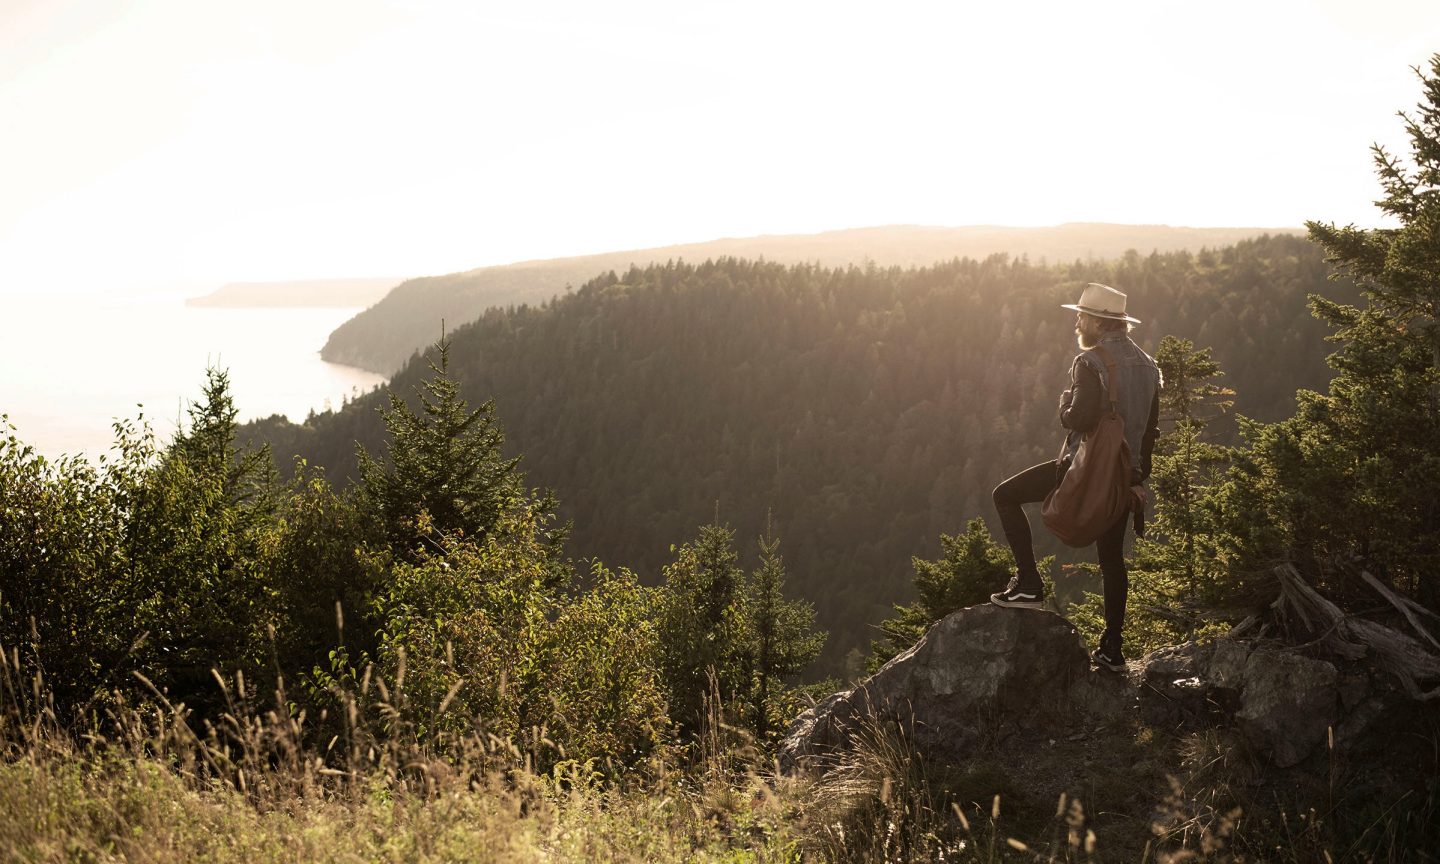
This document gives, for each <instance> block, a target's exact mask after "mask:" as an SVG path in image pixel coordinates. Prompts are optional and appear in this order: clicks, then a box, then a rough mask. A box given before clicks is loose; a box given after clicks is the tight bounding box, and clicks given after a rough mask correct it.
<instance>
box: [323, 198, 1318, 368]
mask: <svg viewBox="0 0 1440 864" xmlns="http://www.w3.org/2000/svg"><path fill="white" fill-rule="evenodd" d="M1262 233H1265V231H1264V230H1263V229H1258V228H1172V227H1170V226H1168V225H1108V224H1098V223H1095V224H1092V223H1078V224H1069V225H1058V226H1054V227H1049V228H1004V227H997V226H984V225H981V226H971V227H967V228H934V227H919V226H890V227H885V228H853V229H849V230H845V231H827V232H824V233H821V234H803V235H778V236H764V237H747V238H733V239H724V240H711V241H709V242H705V243H687V244H683V245H679V246H665V247H661V248H656V249H633V250H629V251H625V252H607V253H603V254H600V255H582V256H578V257H574V258H555V259H549V260H543V261H523V262H520V263H517V264H506V265H500V266H495V267H481V268H478V269H476V270H470V271H467V272H464V273H452V274H449V275H445V276H427V277H423V278H419V279H411V280H408V281H406V282H404V283H402V284H401V285H399V286H398V287H396V288H395V289H394V290H393V291H391V292H389V294H387V295H386V296H385V298H384V299H383V300H381V301H380V302H379V303H377V304H376V305H375V306H374V307H372V308H370V309H367V310H365V311H364V312H361V313H360V314H359V315H356V316H355V317H354V318H352V319H350V320H349V321H347V322H345V323H344V324H342V325H341V326H340V327H339V328H337V329H336V330H335V332H334V333H332V334H331V336H330V339H329V341H327V342H326V344H325V348H324V350H323V351H322V352H321V356H323V357H324V358H325V359H326V360H329V361H331V362H334V363H346V364H349V365H351V366H360V367H363V368H365V369H370V370H372V371H375V372H379V373H381V374H385V375H389V374H392V373H393V372H395V371H396V370H397V369H399V368H400V367H401V366H402V365H404V364H405V362H406V361H408V360H410V359H411V358H412V356H413V355H414V354H415V353H416V352H418V351H421V350H423V349H424V348H425V347H426V346H428V345H431V344H432V343H434V341H435V338H436V333H437V331H438V330H439V326H440V322H441V321H442V320H443V321H448V322H450V323H451V324H452V325H459V324H463V323H465V322H467V321H473V320H475V319H476V318H479V317H480V316H481V315H483V314H484V313H485V310H487V309H490V308H492V307H505V306H519V305H525V304H528V305H531V306H536V305H539V304H541V303H544V302H546V301H548V300H550V299H551V298H553V297H555V296H557V295H559V294H561V293H563V292H564V291H566V290H567V289H570V288H573V287H575V286H578V285H582V284H584V283H586V282H588V281H590V280H591V279H592V278H594V277H595V276H596V275H598V274H601V273H605V272H608V271H611V270H615V271H620V272H623V271H625V270H627V269H629V268H631V267H645V266H648V265H650V264H664V263H665V262H667V261H676V260H685V261H705V260H710V259H720V258H746V259H751V260H763V261H772V262H778V263H785V264H819V265H821V266H827V267H846V266H849V265H852V264H854V265H858V266H865V265H867V264H874V265H876V266H880V267H892V266H898V267H914V266H923V265H928V264H931V263H932V262H935V261H947V260H950V259H951V258H966V257H968V258H976V259H984V258H987V257H989V256H990V255H993V254H996V253H1005V254H1007V255H1010V256H1012V257H1017V258H1019V257H1028V258H1030V259H1032V260H1042V259H1043V260H1049V261H1072V260H1076V259H1085V260H1089V259H1104V258H1118V257H1120V256H1121V255H1123V254H1124V253H1125V251H1126V250H1127V249H1141V250H1146V251H1150V250H1153V251H1157V252H1172V251H1178V250H1181V249H1192V250H1193V249H1199V248H1201V247H1202V246H1210V247H1220V246H1228V245H1230V244H1232V243H1235V242H1238V241H1240V240H1243V239H1246V238H1249V237H1254V236H1258V235H1259V234H1262ZM1270 233H1280V234H1285V233H1299V232H1298V230H1291V229H1276V230H1274V231H1271V232H1270Z"/></svg>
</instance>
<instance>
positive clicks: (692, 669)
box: [657, 523, 746, 730]
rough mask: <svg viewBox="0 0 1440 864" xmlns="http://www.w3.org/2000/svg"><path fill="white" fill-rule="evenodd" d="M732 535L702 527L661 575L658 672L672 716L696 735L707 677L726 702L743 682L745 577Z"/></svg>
mask: <svg viewBox="0 0 1440 864" xmlns="http://www.w3.org/2000/svg"><path fill="white" fill-rule="evenodd" d="M734 544H735V532H734V531H733V530H731V529H730V528H729V527H728V526H723V525H719V524H714V523H712V524H710V525H705V526H703V527H701V528H700V534H699V536H698V537H696V538H695V539H694V540H692V541H690V542H688V543H685V544H683V545H681V546H680V548H679V549H678V550H675V560H674V561H672V562H671V563H670V564H669V565H668V566H666V568H665V570H664V583H663V584H662V585H661V586H660V589H659V597H658V601H657V617H658V620H659V627H658V630H659V636H660V650H661V667H662V669H663V670H664V674H665V683H666V686H667V687H668V688H669V691H670V699H669V703H670V709H671V716H672V717H673V718H674V719H675V720H676V722H677V723H679V724H680V725H681V726H683V727H684V728H687V729H692V730H693V729H696V728H698V724H699V721H700V716H701V710H702V708H703V705H704V698H705V694H706V693H707V692H708V691H709V680H708V679H709V676H710V675H711V674H713V675H715V677H716V679H717V682H718V683H719V685H720V688H721V699H722V700H723V701H724V702H729V701H730V700H731V698H733V696H734V695H735V693H736V692H738V691H739V690H740V688H741V686H742V685H743V684H744V683H746V682H744V680H743V678H744V670H743V669H742V668H741V666H742V663H743V655H742V651H743V648H742V646H741V642H740V636H741V633H742V629H743V627H744V620H743V618H742V616H741V614H740V608H739V603H738V602H737V601H738V600H739V599H740V589H741V588H742V580H743V579H744V571H743V570H741V569H740V567H739V564H738V560H739V559H738V556H737V555H736V552H735V545H734Z"/></svg>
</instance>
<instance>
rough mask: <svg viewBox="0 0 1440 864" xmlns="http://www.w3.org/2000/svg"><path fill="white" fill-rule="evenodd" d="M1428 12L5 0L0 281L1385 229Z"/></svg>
mask: <svg viewBox="0 0 1440 864" xmlns="http://www.w3.org/2000/svg"><path fill="white" fill-rule="evenodd" d="M1434 51H1440V3H1436V2H1434V0H1413V2H1411V0H1371V2H1367V3H1363V4H1362V3H1359V2H1354V0H1265V2H1259V0H1233V2H1232V0H1219V2H1209V3H1203V4H1201V3H1194V2H1184V3H1180V2H1169V0H1138V2H1089V3H1077V2H1074V0H1066V2H1023V0H1016V2H1006V3H1002V2H988V3H985V4H978V3H971V2H948V3H913V2H904V0H890V2H885V3H880V2H876V0H867V2H864V3H850V2H841V0H825V2H814V3H811V2H787V0H766V2H743V0H741V2H737V0H726V2H723V3H721V2H684V0H663V2H655V3H642V2H629V0H612V2H604V3H596V2H544V0H540V2H536V0H531V2H527V3H511V4H500V3H494V2H488V0H464V2H453V3H442V2H413V0H411V2H400V0H396V2H386V0H333V2H332V0H246V2H243V3H238V2H218V0H214V2H212V0H135V2H114V0H74V2H71V0H0V291H15V290H35V289H45V290H75V289H80V288H87V289H97V288H104V289H115V290H119V289H123V288H133V287H135V286H142V287H145V286H157V285H164V284H170V283H176V282H181V281H189V280H193V281H199V282H206V281H210V282H218V281H231V280H258V279H285V278H322V277H345V276H409V275H422V274H427V273H442V272H450V271H455V270H462V269H468V268H470V267H475V266H480V265H484V264H494V263H503V262H508V261H515V260H521V259H526V258H537V257H552V256H558V255H567V254H581V253H587V252H599V251H607V250H612V249H624V248H638V247H644V246H655V245H662V244H668V243H676V242H686V241H698V240H708V239H714V238H716V237H721V236H748V235H754V234H765V233H792V232H813V231H821V230H826V229H832V228H845V227H857V226H864V225H880V224H895V223H914V224H930V225H971V224H1003V225H1053V224H1057V223H1061V222H1069V221H1104V222H1129V223H1166V224H1171V225H1212V226H1218V225H1247V226H1292V225H1299V224H1300V223H1301V222H1302V221H1303V220H1305V219H1323V220H1333V221H1337V222H1342V223H1344V222H1355V223H1358V224H1362V225H1373V224H1376V223H1377V220H1378V214H1377V213H1376V211H1375V210H1374V208H1373V206H1372V204H1371V202H1372V201H1373V199H1374V198H1375V197H1376V196H1377V188H1378V187H1377V186H1376V183H1375V180H1374V176H1373V173H1372V170H1371V164H1370V161H1369V153H1368V148H1369V145H1370V144H1371V143H1372V142H1376V141H1379V142H1381V143H1385V144H1388V145H1396V144H1399V145H1401V146H1402V149H1403V144H1404V138H1403V132H1402V129H1401V125H1400V121H1399V120H1398V119H1397V118H1396V117H1395V112H1396V111H1397V110H1400V109H1409V108H1410V107H1412V106H1413V105H1414V104H1415V102H1416V101H1418V99H1419V96H1420V87H1419V82H1418V81H1417V80H1416V78H1415V76H1414V73H1413V72H1411V71H1410V67H1411V66H1414V65H1417V64H1423V63H1425V62H1426V61H1427V58H1428V57H1429V55H1430V53H1431V52H1434Z"/></svg>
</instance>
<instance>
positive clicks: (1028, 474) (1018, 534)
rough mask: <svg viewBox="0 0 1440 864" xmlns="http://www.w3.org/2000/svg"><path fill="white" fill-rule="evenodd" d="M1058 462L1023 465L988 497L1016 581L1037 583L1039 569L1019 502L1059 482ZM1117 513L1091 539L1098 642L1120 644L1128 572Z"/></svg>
mask: <svg viewBox="0 0 1440 864" xmlns="http://www.w3.org/2000/svg"><path fill="white" fill-rule="evenodd" d="M1060 477H1061V473H1060V463H1058V462H1055V461H1053V460H1052V461H1050V462H1041V463H1040V464H1039V465H1035V466H1033V467H1030V468H1026V469H1025V470H1024V471H1021V472H1020V473H1019V474H1016V475H1015V476H1014V477H1011V478H1010V479H1009V480H1006V481H1005V482H1004V483H1001V484H1000V485H999V486H996V487H995V491H994V493H993V494H992V497H993V498H994V501H995V509H996V510H997V511H998V512H999V513H1000V527H1001V528H1002V529H1003V530H1004V531H1005V539H1006V541H1008V542H1009V543H1010V551H1011V552H1013V553H1014V554H1015V566H1016V568H1017V569H1018V570H1019V576H1020V582H1021V584H1022V585H1025V586H1026V587H1029V588H1038V587H1040V573H1039V571H1038V570H1036V569H1035V546H1034V542H1033V540H1032V538H1031V536H1030V520H1029V519H1028V518H1026V516H1025V511H1024V509H1022V507H1021V505H1022V504H1034V503H1037V502H1040V501H1044V500H1045V496H1046V495H1049V494H1050V490H1051V489H1054V488H1055V487H1056V486H1057V485H1059V483H1060ZM1127 516H1128V514H1126V516H1121V517H1120V521H1119V522H1116V523H1115V527H1113V528H1111V529H1110V530H1108V531H1106V532H1105V533H1104V534H1102V535H1100V539H1099V540H1097V541H1095V550H1096V552H1097V553H1098V555H1099V559H1100V574H1101V575H1102V576H1103V577H1104V578H1105V634H1104V635H1103V636H1101V637H1100V642H1101V644H1102V645H1106V646H1110V647H1114V648H1116V649H1117V650H1118V649H1119V647H1120V633H1121V631H1122V630H1123V629H1124V626H1125V595H1126V594H1127V593H1129V590H1130V576H1129V574H1128V573H1126V572H1125V523H1126V522H1128V521H1129V520H1128V518H1127Z"/></svg>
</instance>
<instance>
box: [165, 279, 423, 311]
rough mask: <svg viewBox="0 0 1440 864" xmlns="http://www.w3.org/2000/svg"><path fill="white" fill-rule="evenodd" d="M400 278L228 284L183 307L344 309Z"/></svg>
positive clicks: (380, 292)
mask: <svg viewBox="0 0 1440 864" xmlns="http://www.w3.org/2000/svg"><path fill="white" fill-rule="evenodd" d="M399 281H400V280H399V279H307V280H304V281H299V282H231V283H230V284H228V285H222V286H220V287H219V288H217V289H215V290H214V291H212V292H210V293H209V294H206V295H205V296H203V297H191V298H190V299H189V300H186V301H185V305H186V306H217V307H224V308H247V307H285V306H297V307H300V306H303V307H345V306H369V305H370V304H371V303H374V302H375V301H377V300H379V299H380V298H381V297H384V296H385V295H386V294H387V293H388V292H389V291H390V289H391V288H394V287H395V286H396V284H398V283H399Z"/></svg>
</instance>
